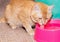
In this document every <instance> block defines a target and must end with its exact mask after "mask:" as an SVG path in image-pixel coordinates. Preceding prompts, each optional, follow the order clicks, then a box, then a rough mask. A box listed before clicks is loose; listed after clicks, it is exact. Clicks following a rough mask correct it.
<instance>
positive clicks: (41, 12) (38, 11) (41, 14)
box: [31, 5, 53, 25]
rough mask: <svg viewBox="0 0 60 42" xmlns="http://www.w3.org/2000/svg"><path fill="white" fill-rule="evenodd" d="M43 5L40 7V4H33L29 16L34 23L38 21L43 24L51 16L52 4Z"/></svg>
mask: <svg viewBox="0 0 60 42" xmlns="http://www.w3.org/2000/svg"><path fill="white" fill-rule="evenodd" d="M45 7H47V8H45ZM45 7H43V8H41V6H39V5H35V6H34V7H33V11H32V16H31V18H32V20H33V21H34V22H35V23H37V22H38V23H39V24H40V25H45V24H46V23H47V22H48V20H49V19H50V18H51V17H52V9H53V5H51V6H45ZM44 8H45V9H44Z"/></svg>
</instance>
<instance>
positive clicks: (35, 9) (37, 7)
mask: <svg viewBox="0 0 60 42" xmlns="http://www.w3.org/2000/svg"><path fill="white" fill-rule="evenodd" d="M32 14H41V9H40V7H39V5H38V4H35V5H34V7H33V10H32Z"/></svg>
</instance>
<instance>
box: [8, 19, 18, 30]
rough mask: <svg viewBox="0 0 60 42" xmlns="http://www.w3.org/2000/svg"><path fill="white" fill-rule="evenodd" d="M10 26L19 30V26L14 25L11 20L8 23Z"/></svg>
mask: <svg viewBox="0 0 60 42" xmlns="http://www.w3.org/2000/svg"><path fill="white" fill-rule="evenodd" d="M8 24H9V25H10V27H11V28H12V29H16V28H17V25H16V24H14V23H13V22H11V21H10V20H9V21H8Z"/></svg>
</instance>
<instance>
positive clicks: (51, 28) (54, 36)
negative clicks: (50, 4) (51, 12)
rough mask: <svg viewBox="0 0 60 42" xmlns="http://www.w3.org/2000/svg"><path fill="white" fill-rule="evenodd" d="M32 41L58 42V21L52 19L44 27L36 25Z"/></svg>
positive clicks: (59, 32)
mask: <svg viewBox="0 0 60 42" xmlns="http://www.w3.org/2000/svg"><path fill="white" fill-rule="evenodd" d="M41 28H43V29H41ZM34 39H35V40H36V42H60V19H52V20H51V21H50V22H49V23H48V24H47V25H45V27H40V25H39V24H36V28H35V35H34Z"/></svg>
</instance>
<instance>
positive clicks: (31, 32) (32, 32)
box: [22, 21, 34, 35]
mask: <svg viewBox="0 0 60 42" xmlns="http://www.w3.org/2000/svg"><path fill="white" fill-rule="evenodd" d="M22 23H23V26H24V27H25V29H26V31H27V32H28V34H30V35H34V31H33V29H32V28H31V25H30V24H29V23H28V21H24V22H22Z"/></svg>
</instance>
